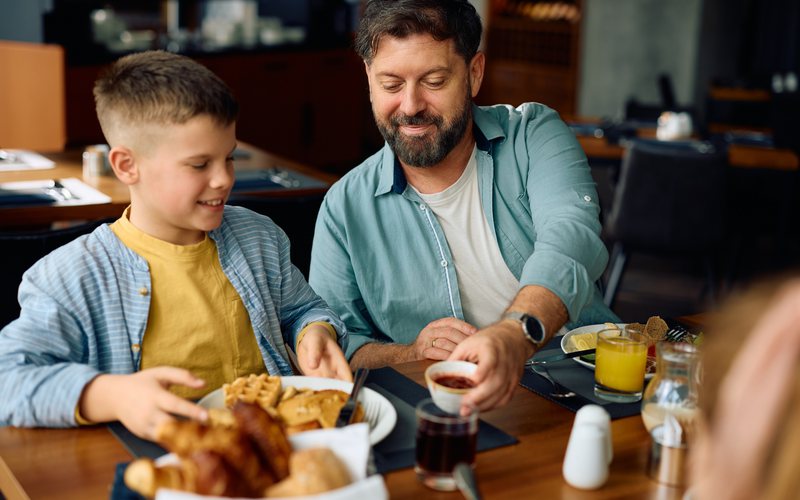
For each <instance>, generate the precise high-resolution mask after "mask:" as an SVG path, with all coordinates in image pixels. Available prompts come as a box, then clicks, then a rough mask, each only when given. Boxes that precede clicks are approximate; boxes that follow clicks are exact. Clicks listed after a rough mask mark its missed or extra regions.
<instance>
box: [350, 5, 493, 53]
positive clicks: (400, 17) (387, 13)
mask: <svg viewBox="0 0 800 500" xmlns="http://www.w3.org/2000/svg"><path fill="white" fill-rule="evenodd" d="M482 29H483V28H482V26H481V18H480V16H478V13H477V12H476V11H475V7H473V6H472V4H470V3H469V1H468V0H370V1H369V2H368V3H367V6H366V8H365V9H364V14H363V16H362V17H361V21H360V23H359V26H358V32H357V33H356V38H355V48H356V52H357V53H358V55H359V56H361V58H362V59H364V61H366V62H367V64H371V63H372V59H373V58H374V57H375V53H376V51H377V50H378V45H379V44H380V42H381V39H382V38H383V37H384V36H391V37H395V38H406V37H408V36H411V35H418V34H426V33H427V34H429V35H431V37H433V39H434V40H439V41H444V40H450V39H452V40H453V41H454V42H455V45H456V50H457V51H458V53H459V54H460V55H461V56H462V57H463V58H464V60H465V61H466V63H467V64H469V62H470V61H471V60H472V58H473V57H475V54H476V53H477V52H478V46H480V43H481V31H482Z"/></svg>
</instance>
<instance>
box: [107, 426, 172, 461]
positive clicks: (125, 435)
mask: <svg viewBox="0 0 800 500" xmlns="http://www.w3.org/2000/svg"><path fill="white" fill-rule="evenodd" d="M108 430H110V431H111V434H113V435H114V437H115V438H117V439H118V440H119V442H120V443H122V446H124V447H125V449H126V450H128V452H129V453H130V454H131V455H133V456H134V457H135V458H139V457H147V458H152V459H156V458H158V457H160V456H161V455H166V454H167V450H165V449H164V448H162V447H160V446H159V445H157V444H156V443H154V442H152V441H148V440H146V439H142V438H140V437H138V436H136V435H134V434H133V433H132V432H131V431H129V430H128V429H127V428H126V427H125V426H124V425H122V424H121V423H119V422H112V423H110V424H108Z"/></svg>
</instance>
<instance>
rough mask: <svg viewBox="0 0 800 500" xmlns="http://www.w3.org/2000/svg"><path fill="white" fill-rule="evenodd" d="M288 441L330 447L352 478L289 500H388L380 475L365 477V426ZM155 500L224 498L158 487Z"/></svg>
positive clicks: (294, 444)
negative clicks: (343, 482) (335, 487)
mask: <svg viewBox="0 0 800 500" xmlns="http://www.w3.org/2000/svg"><path fill="white" fill-rule="evenodd" d="M289 442H290V443H291V444H292V448H293V449H295V450H304V449H307V448H319V447H325V448H330V449H331V451H333V452H334V453H336V456H337V457H339V459H340V460H342V462H344V464H345V465H346V466H347V469H348V470H349V471H350V475H351V477H352V478H353V482H352V483H351V484H349V485H348V486H345V487H344V488H339V489H338V490H333V491H329V492H326V493H320V494H318V495H308V496H302V497H292V499H293V500H312V499H313V500H356V499H357V500H363V499H365V498H369V499H376V500H383V499H387V498H389V494H388V492H387V491H386V485H385V484H384V482H383V477H382V476H380V475H374V476H370V477H367V461H368V460H369V452H370V445H369V425H367V424H366V423H362V424H355V425H349V426H347V427H342V428H338V429H320V430H317V431H308V432H301V433H299V434H294V435H292V436H289ZM175 460H176V458H175V456H174V455H172V454H170V455H165V456H164V457H161V458H159V459H158V460H157V461H156V463H157V464H159V465H162V464H167V463H170V462H174V461H175ZM156 500H224V499H223V497H211V496H205V495H198V494H196V493H186V492H183V491H177V490H168V489H163V488H162V489H160V490H158V492H157V493H156ZM228 500H229V499H228ZM240 500H241V499H240ZM285 500H288V499H285Z"/></svg>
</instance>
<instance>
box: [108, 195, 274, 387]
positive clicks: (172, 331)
mask: <svg viewBox="0 0 800 500" xmlns="http://www.w3.org/2000/svg"><path fill="white" fill-rule="evenodd" d="M111 230H112V231H114V234H116V235H117V237H118V238H119V239H120V240H122V242H123V243H124V244H125V245H126V246H127V247H128V248H130V249H131V250H133V251H134V252H136V253H137V254H139V255H141V256H142V258H144V259H145V260H146V261H147V263H148V265H149V266H150V279H151V291H150V292H151V297H150V313H149V315H148V319H147V328H146V329H145V333H144V337H143V339H142V351H141V356H142V358H141V369H142V370H144V369H146V368H152V367H155V366H176V367H180V368H185V369H187V370H189V371H190V372H192V373H193V374H194V375H196V376H197V377H200V378H201V379H203V380H205V381H206V385H205V387H204V388H203V389H189V388H187V387H182V386H173V387H172V388H171V389H170V390H171V391H172V392H173V393H175V394H177V395H179V396H182V397H186V398H191V399H196V398H200V397H202V396H204V395H205V394H207V393H208V392H211V391H212V390H214V389H217V388H219V387H221V386H222V384H223V383H225V382H230V381H232V380H234V379H236V378H237V377H240V376H242V375H247V374H250V373H264V372H266V367H265V366H264V360H263V359H262V357H261V351H260V350H259V348H258V344H257V342H256V338H255V334H254V333H253V326H252V324H251V323H250V317H249V315H248V314H247V310H246V309H245V307H244V304H243V303H242V299H241V298H240V297H239V294H238V293H237V292H236V289H234V288H233V285H231V282H230V281H229V280H228V278H227V277H226V276H225V274H224V273H223V272H222V266H221V265H220V263H219V256H218V254H217V246H216V244H215V243H214V240H212V239H210V238H209V237H208V236H206V237H205V239H204V240H203V241H201V242H200V243H196V244H193V245H174V244H172V243H168V242H166V241H162V240H159V239H157V238H154V237H152V236H150V235H148V234H146V233H144V232H142V231H140V230H139V229H138V228H136V227H135V226H134V225H133V224H132V223H131V222H130V220H129V219H128V210H126V211H125V214H124V215H123V216H122V217H121V218H120V219H119V220H117V221H116V222H114V223H113V224H112V225H111Z"/></svg>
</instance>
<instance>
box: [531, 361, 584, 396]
mask: <svg viewBox="0 0 800 500" xmlns="http://www.w3.org/2000/svg"><path fill="white" fill-rule="evenodd" d="M537 367H539V368H541V369H542V371H539V370H537V369H536V368H537ZM529 368H530V369H531V371H532V372H533V373H535V374H536V375H539V376H540V377H542V378H544V379H545V380H547V381H548V382H550V385H552V386H553V392H551V393H550V396H551V397H554V398H571V397H573V396H575V393H574V392H572V391H570V390H569V389H567V388H566V387H564V386H563V385H561V384H559V383H558V382H556V380H555V379H554V378H553V376H552V375H550V372H549V371H547V365H546V364H541V365H530V366H529Z"/></svg>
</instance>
